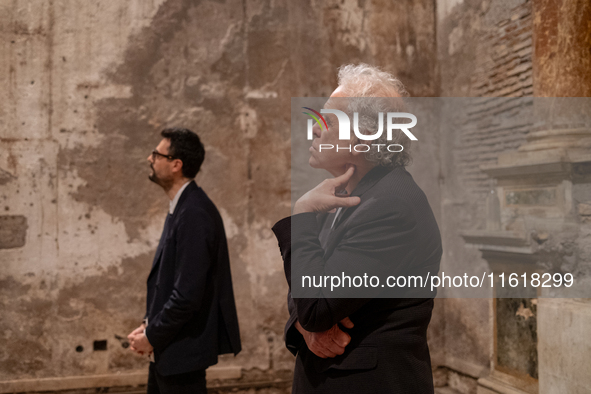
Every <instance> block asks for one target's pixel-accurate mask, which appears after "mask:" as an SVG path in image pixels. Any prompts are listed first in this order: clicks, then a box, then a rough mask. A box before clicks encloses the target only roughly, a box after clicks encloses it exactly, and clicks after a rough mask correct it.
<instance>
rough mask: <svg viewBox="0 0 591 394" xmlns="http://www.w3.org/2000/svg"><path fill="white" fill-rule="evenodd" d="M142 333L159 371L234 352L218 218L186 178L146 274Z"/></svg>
mask: <svg viewBox="0 0 591 394" xmlns="http://www.w3.org/2000/svg"><path fill="white" fill-rule="evenodd" d="M146 317H147V319H148V327H147V328H146V336H147V337H148V340H149V341H150V343H151V345H152V346H153V347H154V357H155V362H156V368H157V370H158V372H159V373H160V374H161V375H173V374H179V373H185V372H190V371H194V370H199V369H205V368H207V367H208V366H210V365H213V364H216V363H217V361H218V354H224V353H234V354H235V355H236V354H238V352H240V349H241V344H240V332H239V329H238V318H237V315H236V306H235V303H234V293H233V289H232V277H231V274H230V260H229V257H228V246H227V243H226V235H225V233H224V225H223V222H222V218H221V216H220V214H219V212H218V210H217V208H216V207H215V205H214V204H213V202H211V200H210V199H209V198H208V197H207V195H206V194H205V192H204V191H203V190H202V189H201V188H200V187H198V186H197V185H196V184H195V182H191V183H190V184H189V185H188V186H187V187H186V188H185V190H184V191H183V193H182V194H181V196H180V198H179V200H178V203H177V206H176V208H175V210H174V213H173V214H172V215H170V214H168V216H167V218H166V222H165V224H164V230H163V232H162V237H161V238H160V244H159V245H158V249H157V250H156V256H155V257H154V263H153V266H152V271H151V272H150V275H149V277H148V297H147V309H146Z"/></svg>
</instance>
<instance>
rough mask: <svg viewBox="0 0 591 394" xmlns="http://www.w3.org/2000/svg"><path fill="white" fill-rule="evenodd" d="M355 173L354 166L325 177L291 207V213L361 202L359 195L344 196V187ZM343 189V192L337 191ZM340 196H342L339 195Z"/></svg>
mask: <svg viewBox="0 0 591 394" xmlns="http://www.w3.org/2000/svg"><path fill="white" fill-rule="evenodd" d="M354 173H355V167H354V166H350V167H349V168H348V169H347V171H346V172H345V173H344V174H343V175H341V176H338V177H336V178H332V179H326V180H324V181H323V182H322V183H320V184H319V185H318V186H316V187H315V188H314V189H312V190H310V191H309V192H308V193H306V194H304V195H303V196H302V197H300V199H299V200H298V201H296V203H295V205H294V207H293V213H294V215H295V214H298V213H304V212H328V211H331V210H333V209H335V208H340V207H345V208H346V207H353V206H355V205H357V204H359V203H360V202H361V199H360V198H359V197H345V196H346V195H347V194H346V191H345V187H346V186H347V184H348V183H349V180H350V179H351V177H352V176H353V174H354ZM341 191H344V193H339V192H341ZM339 196H342V197H339Z"/></svg>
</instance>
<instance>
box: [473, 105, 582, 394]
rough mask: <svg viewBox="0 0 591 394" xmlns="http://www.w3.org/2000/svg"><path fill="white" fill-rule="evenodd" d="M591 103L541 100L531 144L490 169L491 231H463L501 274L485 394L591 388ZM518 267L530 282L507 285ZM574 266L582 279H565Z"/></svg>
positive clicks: (482, 381) (484, 380)
mask: <svg viewBox="0 0 591 394" xmlns="http://www.w3.org/2000/svg"><path fill="white" fill-rule="evenodd" d="M590 104H591V101H590V100H589V99H584V98H579V99H553V101H550V100H543V99H541V100H539V102H538V101H536V103H535V104H534V106H535V110H534V113H535V115H536V116H535V119H536V122H535V124H533V125H532V131H530V133H529V134H528V137H527V142H526V143H525V144H523V145H522V146H521V147H520V148H519V149H518V150H517V151H514V152H508V153H504V154H501V155H500V156H499V157H498V160H497V163H496V164H493V165H487V166H482V167H481V169H482V170H483V171H484V172H485V173H487V174H488V175H489V176H490V178H491V180H492V182H493V183H494V184H495V186H494V187H493V188H491V192H490V194H489V196H488V199H487V224H486V230H480V231H471V232H469V233H465V234H464V235H463V238H464V240H465V241H466V242H467V243H468V244H471V246H475V247H477V248H478V249H479V250H480V251H481V252H482V257H483V258H484V259H485V260H486V261H487V262H488V264H489V266H490V269H491V271H492V272H493V273H494V274H495V281H496V282H495V285H494V287H493V294H492V296H493V297H494V302H493V303H492V304H493V311H492V318H493V320H494V322H493V323H494V324H493V325H492V326H493V331H494V332H493V333H492V335H493V338H494V341H493V344H494V345H493V349H492V351H491V363H490V373H489V375H488V376H484V377H481V378H480V379H479V380H478V390H477V392H478V393H479V394H490V393H512V394H517V393H566V392H568V393H579V392H580V393H583V392H587V391H585V390H588V389H589V387H591V358H589V354H591V353H590V350H591V344H590V342H591V341H590V340H589V339H590V338H591V337H589V331H588V324H590V323H591V303H590V302H589V300H590V296H589V294H588V293H589V292H590V291H591V290H590V289H591V283H590V282H589V276H590V275H589V273H590V272H591V268H590V265H591V261H589V258H588V257H589V256H587V255H586V254H585V252H584V251H585V250H587V249H590V248H591V246H590V244H591V237H590V236H589V234H591V228H590V227H591V226H590V224H589V222H590V221H591V220H589V219H590V217H589V215H587V214H586V210H585V209H586V207H587V206H588V205H589V204H590V203H591V127H589V126H590V125H591V122H589V119H587V118H588V117H589V116H591V115H590V111H589V109H591V105H590ZM587 254H588V253H587ZM502 273H504V275H505V286H504V287H501V286H500V283H499V281H500V279H499V274H502ZM512 273H513V274H515V275H514V276H515V277H517V278H518V280H520V281H521V282H520V285H519V286H517V287H515V288H512V287H510V286H507V281H508V276H509V275H510V274H512ZM567 273H568V274H572V278H573V283H574V285H573V286H570V287H566V286H565V284H566V282H564V281H563V282H562V284H561V285H560V286H558V285H557V284H558V283H559V279H560V280H562V279H563V278H564V277H565V274H567ZM532 274H537V275H540V278H541V279H543V278H551V279H550V282H546V284H550V285H551V287H541V286H531V280H530V279H528V286H527V287H523V276H522V275H525V277H526V278H531V277H532ZM544 274H546V275H547V276H546V277H543V276H542V275H544ZM548 274H550V275H554V274H556V275H557V276H548ZM559 276H560V278H559ZM561 278H562V279H561ZM554 279H556V282H553V281H554ZM542 283H544V281H543V280H542V282H540V285H541V284H542ZM565 333H568V335H566V334H565ZM570 360H577V361H576V362H573V361H570Z"/></svg>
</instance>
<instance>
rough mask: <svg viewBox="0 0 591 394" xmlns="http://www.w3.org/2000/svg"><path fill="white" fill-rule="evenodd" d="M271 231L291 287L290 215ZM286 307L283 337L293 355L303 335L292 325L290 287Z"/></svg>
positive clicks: (293, 318)
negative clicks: (276, 242)
mask: <svg viewBox="0 0 591 394" xmlns="http://www.w3.org/2000/svg"><path fill="white" fill-rule="evenodd" d="M273 233H275V237H277V241H278V242H279V250H280V252H281V257H282V258H283V270H284V272H285V278H286V279H287V284H288V285H289V286H290V287H291V217H289V216H288V217H286V218H284V219H281V220H280V221H278V222H277V223H276V224H275V225H274V226H273ZM287 309H288V311H289V319H288V321H287V324H286V325H285V329H284V332H283V339H284V340H285V346H286V347H287V349H288V350H289V351H290V352H291V353H292V354H293V355H294V356H295V355H296V354H297V352H298V349H299V347H300V345H301V344H302V342H303V340H304V337H303V336H302V334H300V332H299V331H298V330H297V329H296V328H295V326H294V324H295V322H296V321H297V319H298V317H297V314H296V308H295V303H294V302H293V299H292V298H291V289H290V290H289V291H288V292H287Z"/></svg>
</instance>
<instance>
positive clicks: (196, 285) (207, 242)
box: [146, 209, 215, 351]
mask: <svg viewBox="0 0 591 394" xmlns="http://www.w3.org/2000/svg"><path fill="white" fill-rule="evenodd" d="M179 214H180V219H179V225H178V227H177V232H176V240H175V242H176V256H175V261H174V286H173V290H172V293H171V295H170V297H169V299H168V301H167V302H166V303H165V304H164V307H163V309H162V310H161V311H160V312H159V313H158V314H156V315H155V316H154V317H153V318H152V319H151V320H150V321H149V322H148V327H147V328H146V336H147V337H148V340H149V341H150V344H151V345H152V346H153V347H154V348H155V349H156V350H159V351H161V350H163V349H164V348H165V347H166V346H167V345H168V344H169V343H170V341H171V340H172V339H173V338H174V337H175V336H176V334H178V332H179V331H180V330H181V329H182V327H183V326H184V325H185V324H186V323H187V322H188V321H189V320H190V319H191V317H192V316H193V314H194V313H195V311H196V310H198V309H199V308H200V306H201V303H202V300H203V298H204V295H205V289H206V288H207V284H208V277H209V272H210V271H211V269H212V256H211V250H212V249H211V248H212V247H213V244H214V240H215V225H214V222H213V220H212V219H211V217H210V216H209V215H208V214H207V213H206V212H205V211H204V210H200V209H185V210H183V211H181V212H179Z"/></svg>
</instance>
